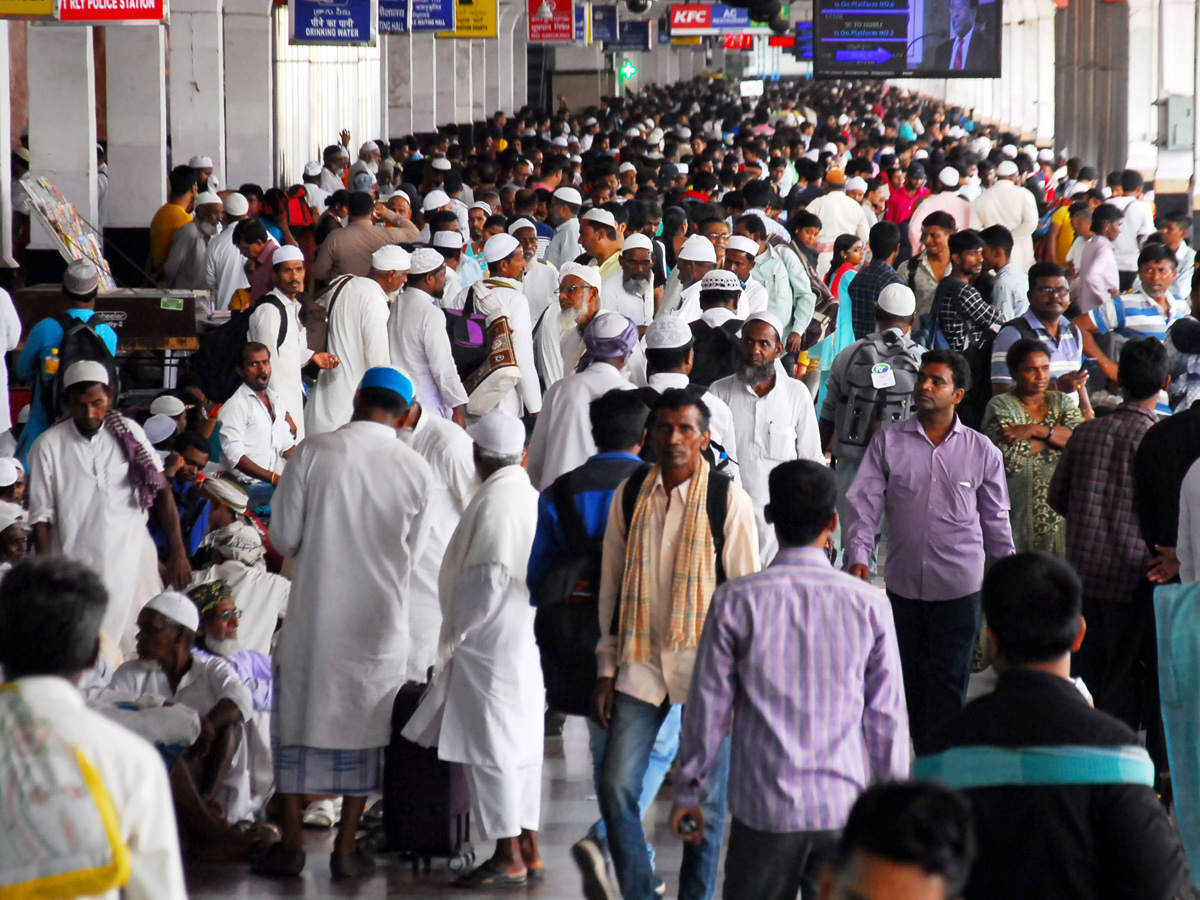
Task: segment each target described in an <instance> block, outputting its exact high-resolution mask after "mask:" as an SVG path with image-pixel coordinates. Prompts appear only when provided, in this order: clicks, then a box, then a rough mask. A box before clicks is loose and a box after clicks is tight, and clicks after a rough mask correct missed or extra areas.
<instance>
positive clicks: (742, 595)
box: [675, 547, 910, 832]
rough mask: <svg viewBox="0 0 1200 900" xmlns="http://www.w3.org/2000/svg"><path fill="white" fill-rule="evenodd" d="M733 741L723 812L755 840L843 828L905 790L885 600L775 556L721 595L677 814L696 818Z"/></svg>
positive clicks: (687, 729)
mask: <svg viewBox="0 0 1200 900" xmlns="http://www.w3.org/2000/svg"><path fill="white" fill-rule="evenodd" d="M731 726H732V727H731ZM731 730H732V735H733V740H732V745H733V756H732V761H731V764H730V769H729V808H730V810H731V811H732V813H733V815H734V816H736V817H737V819H738V821H739V822H741V823H743V824H744V825H747V826H749V827H750V828H753V829H756V830H759V831H770V832H795V831H813V830H829V829H836V828H841V827H842V826H844V825H845V824H846V817H847V816H848V815H849V812H850V807H851V806H852V805H853V804H854V801H855V799H857V797H858V795H859V794H860V793H862V791H863V790H864V789H865V788H866V787H867V786H868V785H869V784H871V783H872V782H873V781H880V780H884V779H902V778H907V777H908V769H909V762H910V752H909V736H908V714H907V712H906V711H905V705H904V687H903V678H902V675H901V670H900V653H899V650H898V648H897V645H896V629H895V625H894V623H893V621H892V611H891V607H890V606H889V604H888V601H887V598H886V597H885V596H884V594H883V593H882V592H880V591H879V590H877V589H875V588H872V587H871V586H870V585H867V584H865V583H864V582H862V581H860V580H858V579H856V578H853V577H852V576H850V575H847V574H846V573H844V572H839V571H837V570H835V569H834V568H833V567H832V566H831V565H830V564H829V560H828V559H827V558H826V557H825V555H824V554H823V553H822V552H821V551H820V550H817V549H815V548H812V547H796V548H784V549H783V550H781V551H780V552H779V554H778V555H777V556H776V557H775V559H774V561H773V562H772V563H771V564H770V566H768V567H767V568H766V569H765V570H764V571H762V572H759V573H757V574H755V575H748V576H746V577H745V578H737V579H734V580H733V581H730V582H728V583H726V584H724V585H722V586H721V587H720V588H718V589H717V592H716V593H715V594H714V595H713V600H712V604H711V606H709V610H708V618H707V620H706V621H705V623H704V633H703V635H702V637H701V639H700V648H699V651H698V653H697V656H696V665H695V670H694V672H693V676H692V688H691V691H690V692H689V694H688V700H687V703H686V704H684V708H683V734H682V739H681V744H680V756H679V758H680V762H681V766H680V771H679V775H678V777H677V778H676V781H675V783H676V791H675V805H676V806H681V807H685V808H691V807H694V806H697V805H698V803H699V796H700V789H701V786H702V785H703V783H704V780H705V777H706V776H707V774H708V772H709V770H710V768H711V766H712V763H713V760H714V759H715V758H716V756H717V754H718V752H719V750H720V747H721V743H722V741H723V740H724V738H725V736H726V735H727V734H729V733H730V731H731Z"/></svg>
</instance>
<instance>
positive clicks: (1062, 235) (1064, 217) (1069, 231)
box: [1050, 204, 1075, 266]
mask: <svg viewBox="0 0 1200 900" xmlns="http://www.w3.org/2000/svg"><path fill="white" fill-rule="evenodd" d="M1050 224H1051V225H1057V226H1059V229H1058V239H1057V240H1056V241H1055V242H1054V261H1055V262H1056V263H1058V264H1059V265H1060V266H1065V265H1066V264H1067V253H1068V252H1070V250H1071V245H1072V244H1073V243H1075V229H1074V228H1073V227H1071V206H1070V204H1067V205H1066V206H1063V207H1060V208H1059V209H1057V210H1056V211H1055V213H1054V215H1052V216H1051V217H1050Z"/></svg>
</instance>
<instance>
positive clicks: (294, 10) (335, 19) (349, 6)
mask: <svg viewBox="0 0 1200 900" xmlns="http://www.w3.org/2000/svg"><path fill="white" fill-rule="evenodd" d="M375 15H376V4H375V0H291V6H290V19H291V24H292V35H291V42H292V43H293V44H335V45H336V44H340V45H347V44H367V45H373V44H374V43H375V34H376V31H375Z"/></svg>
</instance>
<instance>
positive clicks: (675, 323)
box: [646, 316, 692, 350]
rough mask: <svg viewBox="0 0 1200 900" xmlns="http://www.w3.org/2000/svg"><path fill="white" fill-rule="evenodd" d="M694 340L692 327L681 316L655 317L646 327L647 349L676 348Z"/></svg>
mask: <svg viewBox="0 0 1200 900" xmlns="http://www.w3.org/2000/svg"><path fill="white" fill-rule="evenodd" d="M691 342H692V329H691V328H690V327H688V323H687V322H685V321H684V320H683V319H681V318H680V317H679V316H663V317H662V318H661V319H655V320H654V321H653V322H651V323H650V327H649V328H647V329H646V349H647V350H675V349H678V348H679V347H686V346H687V345H688V344H690V343H691Z"/></svg>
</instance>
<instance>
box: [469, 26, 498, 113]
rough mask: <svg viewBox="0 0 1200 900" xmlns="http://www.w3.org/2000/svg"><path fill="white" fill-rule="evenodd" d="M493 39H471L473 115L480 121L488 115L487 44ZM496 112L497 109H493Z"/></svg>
mask: <svg viewBox="0 0 1200 900" xmlns="http://www.w3.org/2000/svg"><path fill="white" fill-rule="evenodd" d="M489 43H494V42H493V41H471V117H470V121H472V122H480V121H482V120H483V118H484V117H485V116H486V115H487V79H488V70H487V45H488V44H489ZM492 111H493V112H495V110H492Z"/></svg>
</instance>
